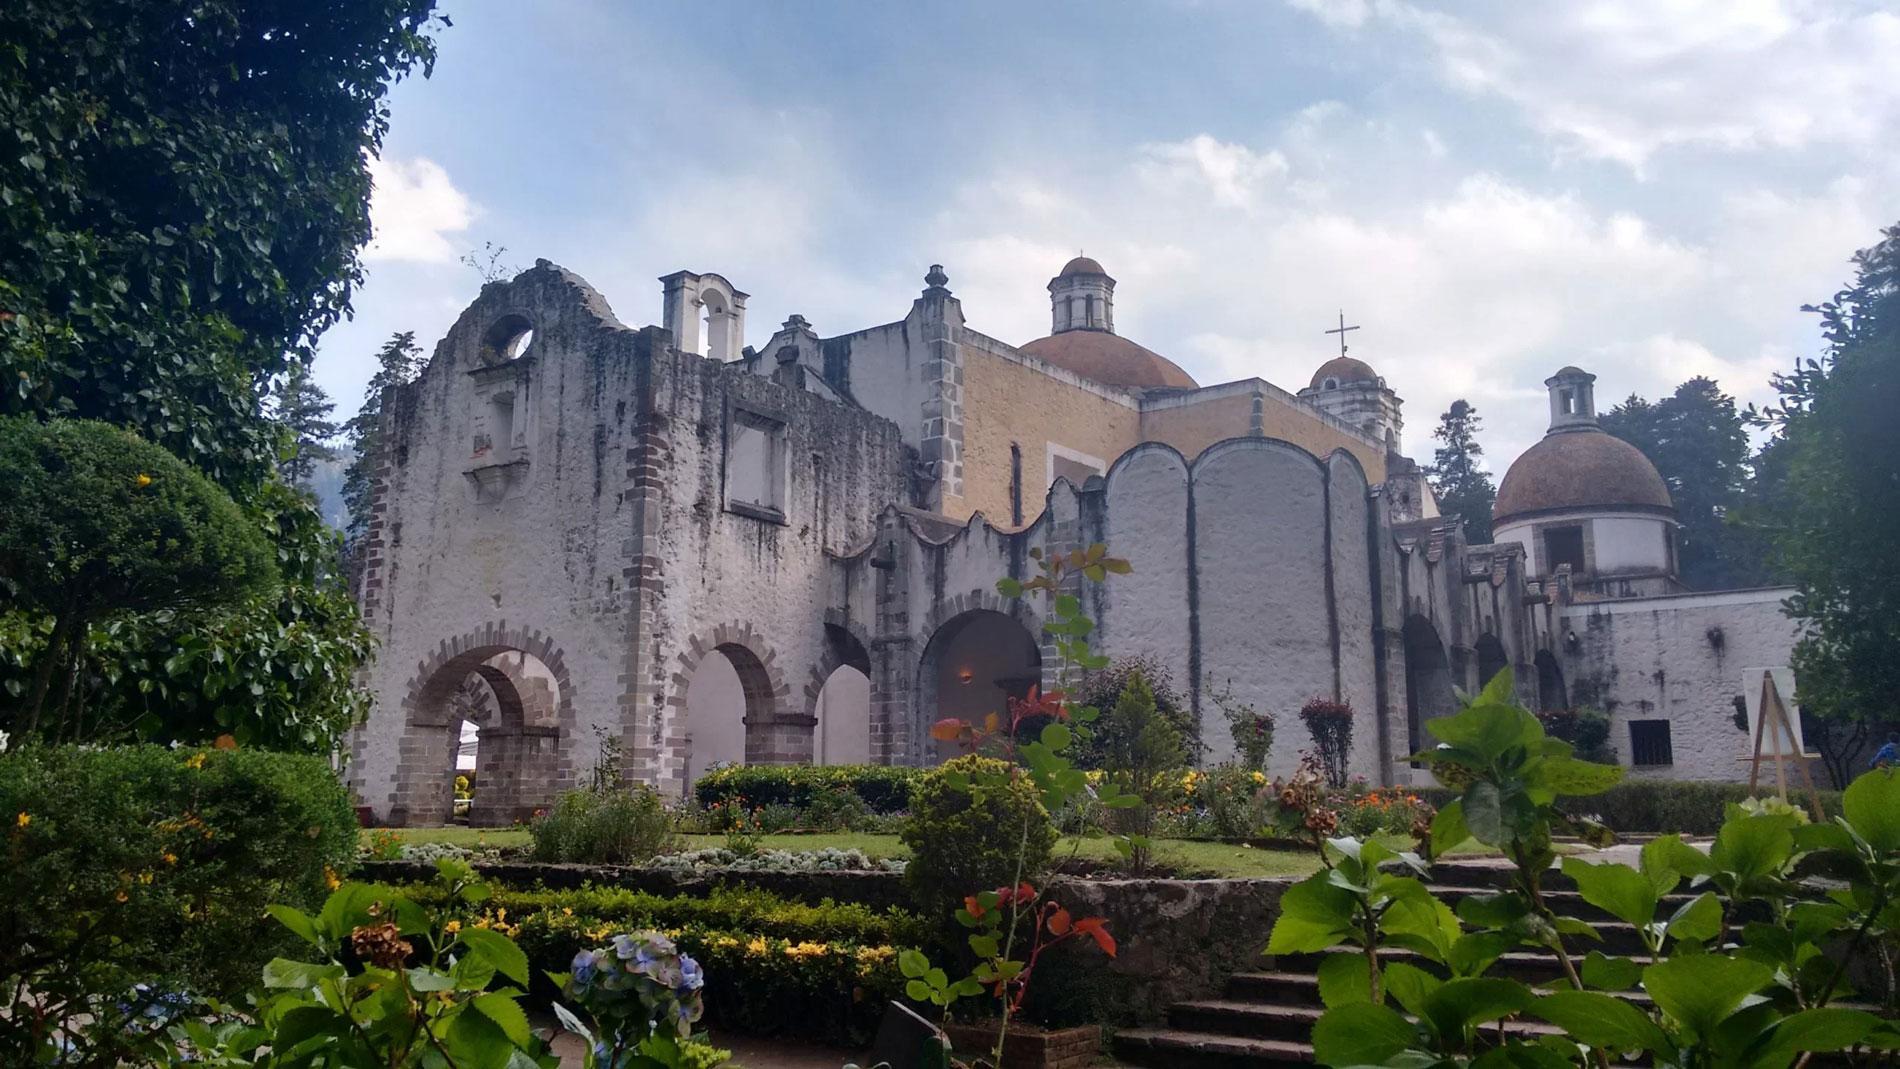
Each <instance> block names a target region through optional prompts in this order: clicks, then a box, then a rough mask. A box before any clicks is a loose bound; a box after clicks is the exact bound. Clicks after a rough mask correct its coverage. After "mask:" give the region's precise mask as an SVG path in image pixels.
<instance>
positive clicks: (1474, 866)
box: [1114, 862, 1693, 1069]
mask: <svg viewBox="0 0 1900 1069" xmlns="http://www.w3.org/2000/svg"><path fill="white" fill-rule="evenodd" d="M1507 879H1508V870H1507V869H1504V868H1503V867H1501V866H1499V865H1497V864H1492V863H1485V862H1456V863H1448V864H1440V865H1437V866H1435V867H1434V868H1433V869H1432V883H1431V890H1432V893H1433V894H1435V895H1437V896H1438V897H1439V898H1440V899H1442V900H1444V901H1445V902H1446V903H1447V904H1450V905H1452V906H1453V907H1454V908H1455V907H1456V905H1457V902H1458V900H1460V899H1462V898H1464V897H1466V896H1469V895H1476V894H1487V893H1494V892H1496V891H1497V890H1500V889H1501V888H1502V887H1503V886H1504V884H1505V881H1506V880H1507ZM1546 888H1547V897H1548V899H1549V900H1550V903H1551V907H1552V909H1554V910H1555V911H1556V912H1557V913H1558V914H1559V915H1561V916H1569V917H1576V918H1578V919H1580V920H1583V921H1586V922H1587V923H1589V924H1590V926H1591V927H1592V928H1594V929H1596V931H1597V933H1598V934H1599V935H1600V936H1602V942H1600V943H1593V944H1590V945H1591V946H1594V947H1596V948H1597V949H1601V950H1602V951H1603V952H1604V953H1606V954H1619V955H1626V956H1632V957H1637V958H1639V959H1640V958H1641V950H1642V940H1641V938H1640V937H1639V936H1638V935H1637V932H1636V929H1635V928H1633V927H1632V926H1630V925H1628V924H1625V923H1623V922H1621V921H1616V920H1613V919H1611V918H1610V916H1609V915H1608V914H1606V913H1604V912H1603V911H1601V910H1599V909H1597V908H1596V907H1595V906H1592V905H1590V904H1589V903H1587V902H1585V901H1584V900H1583V898H1582V896H1580V895H1578V894H1577V892H1576V890H1575V889H1574V885H1573V884H1571V883H1570V881H1568V880H1567V879H1565V878H1563V877H1562V876H1561V875H1560V874H1558V873H1556V872H1553V873H1551V875H1550V877H1549V878H1548V879H1547V880H1546ZM1692 897H1693V896H1691V895H1687V894H1676V895H1671V896H1669V897H1668V898H1666V899H1664V904H1663V907H1662V909H1661V911H1660V912H1661V913H1662V915H1664V916H1667V915H1668V914H1669V913H1670V912H1671V911H1673V910H1674V909H1675V908H1676V907H1678V906H1680V905H1682V904H1683V903H1686V902H1688V901H1689V900H1690V899H1691V898H1692ZM1568 945H1569V946H1572V947H1573V948H1574V947H1577V946H1578V945H1579V941H1578V940H1576V939H1574V938H1573V939H1571V940H1569V941H1568ZM1347 952H1348V951H1343V950H1336V951H1328V952H1326V953H1347ZM1351 953H1358V951H1351ZM1574 953H1575V957H1576V959H1577V960H1579V961H1581V959H1582V955H1583V953H1585V951H1583V950H1576V951H1575V952H1574ZM1323 958H1324V954H1299V955H1282V956H1280V957H1278V958H1269V957H1262V958H1261V959H1260V961H1261V965H1260V968H1259V970H1258V971H1248V972H1239V973H1235V974H1234V975H1232V976H1230V977H1229V978H1228V980H1227V985H1226V988H1225V989H1224V990H1223V991H1222V992H1221V993H1220V996H1219V997H1217V998H1209V999H1197V1000H1194V1001H1190V1002H1179V1003H1176V1004H1174V1005H1173V1006H1170V1007H1168V1012H1167V1020H1166V1023H1165V1024H1164V1025H1162V1026H1160V1027H1155V1028H1137V1029H1129V1030H1125V1031H1122V1032H1119V1033H1117V1034H1116V1036H1115V1045H1114V1050H1115V1056H1116V1058H1117V1059H1118V1060H1120V1061H1123V1062H1127V1063H1130V1064H1134V1065H1142V1066H1150V1067H1153V1069H1241V1067H1243V1066H1246V1067H1259V1069H1266V1067H1275V1066H1308V1065H1311V1064H1312V1062H1313V1048H1312V1045H1311V1043H1310V1042H1309V1040H1310V1037H1311V1036H1312V1032H1313V1022H1315V1021H1317V1020H1318V1019H1319V1015H1320V1013H1321V1012H1322V1009H1323V1007H1322V1005H1321V1003H1320V998H1319V979H1318V969H1319V964H1320V962H1321V961H1322V960H1323ZM1380 959H1381V960H1382V961H1408V962H1411V963H1413V964H1416V965H1419V966H1421V967H1424V968H1428V969H1431V970H1433V971H1441V970H1439V969H1438V968H1437V966H1435V965H1432V964H1431V963H1429V962H1427V961H1425V960H1424V959H1422V958H1420V957H1419V956H1418V955H1416V954H1412V953H1410V952H1408V951H1403V950H1396V949H1394V950H1384V951H1381V952H1380ZM1562 972H1563V970H1562V967H1561V966H1560V965H1559V964H1558V962H1557V959H1556V956H1555V955H1553V954H1550V953H1548V952H1544V951H1534V950H1530V949H1524V950H1520V951H1514V952H1512V953H1509V954H1506V955H1504V956H1503V958H1501V959H1499V961H1498V964H1497V965H1495V966H1493V967H1492V969H1491V974H1492V975H1500V976H1510V977H1513V978H1516V979H1520V980H1524V981H1526V982H1529V983H1532V984H1536V985H1538V986H1539V987H1544V986H1548V985H1552V984H1554V983H1558V982H1559V981H1560V979H1561V977H1562ZM1634 997H1636V998H1637V999H1638V1000H1639V1001H1640V996H1634ZM1506 1027H1507V1029H1508V1030H1515V1031H1518V1032H1520V1033H1523V1034H1537V1033H1539V1032H1546V1031H1554V1030H1553V1029H1551V1028H1549V1026H1547V1025H1544V1024H1543V1023H1542V1022H1538V1021H1514V1022H1512V1023H1511V1024H1509V1025H1507V1026H1506Z"/></svg>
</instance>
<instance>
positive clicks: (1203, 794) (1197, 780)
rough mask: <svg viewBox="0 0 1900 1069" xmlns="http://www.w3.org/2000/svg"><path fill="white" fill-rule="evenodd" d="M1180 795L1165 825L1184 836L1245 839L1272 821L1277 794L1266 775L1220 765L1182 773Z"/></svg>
mask: <svg viewBox="0 0 1900 1069" xmlns="http://www.w3.org/2000/svg"><path fill="white" fill-rule="evenodd" d="M1181 793H1182V803H1181V805H1180V806H1178V807H1176V809H1175V810H1174V812H1173V813H1172V814H1170V819H1169V821H1168V822H1167V826H1169V827H1171V828H1173V829H1178V830H1179V831H1180V833H1182V834H1185V835H1193V836H1208V837H1212V838H1217V839H1245V838H1251V837H1253V836H1256V835H1259V834H1260V833H1261V832H1262V830H1263V829H1265V828H1266V827H1267V825H1268V824H1270V823H1271V822H1272V819H1273V809H1274V806H1275V795H1276V793H1277V792H1276V791H1274V789H1273V783H1272V781H1271V780H1269V779H1267V774H1266V773H1265V772H1262V771H1260V770H1259V769H1248V768H1246V767H1245V766H1242V765H1233V764H1221V765H1215V766H1214V767H1213V768H1210V769H1207V770H1205V771H1202V770H1199V769H1188V770H1187V771H1185V772H1183V773H1182V774H1181Z"/></svg>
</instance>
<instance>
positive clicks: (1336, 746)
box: [1300, 698, 1353, 791]
mask: <svg viewBox="0 0 1900 1069" xmlns="http://www.w3.org/2000/svg"><path fill="white" fill-rule="evenodd" d="M1300 720H1301V722H1302V723H1304V724H1305V725H1306V731H1307V734H1309V735H1311V736H1312V737H1313V752H1314V753H1315V754H1317V755H1318V756H1319V760H1320V766H1321V768H1323V769H1324V770H1325V772H1326V785H1327V786H1328V787H1331V788H1332V789H1333V790H1336V791H1337V790H1342V789H1344V788H1345V786H1346V773H1347V771H1348V770H1349V769H1350V768H1351V767H1352V766H1351V762H1352V722H1353V715H1352V706H1350V705H1348V704H1346V703H1345V702H1336V701H1332V700H1330V699H1327V698H1314V699H1313V700H1312V701H1309V702H1307V703H1306V704H1305V705H1303V706H1301V707H1300Z"/></svg>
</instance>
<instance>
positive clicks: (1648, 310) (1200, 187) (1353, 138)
mask: <svg viewBox="0 0 1900 1069" xmlns="http://www.w3.org/2000/svg"><path fill="white" fill-rule="evenodd" d="M1328 112H1329V114H1328V115H1327V116H1326V119H1327V121H1326V122H1325V123H1323V124H1319V125H1317V126H1316V125H1315V123H1314V122H1313V121H1312V117H1311V116H1306V117H1301V118H1296V119H1294V120H1291V121H1290V123H1289V126H1288V129H1287V131H1286V133H1285V135H1284V136H1283V137H1282V138H1281V139H1279V140H1277V141H1271V140H1270V141H1268V142H1266V143H1254V144H1246V143H1231V142H1223V141H1219V140H1217V139H1215V138H1213V137H1211V136H1209V135H1205V134H1198V135H1194V136H1189V137H1185V138H1183V139H1181V140H1179V141H1177V142H1174V143H1172V144H1168V145H1151V146H1147V147H1146V148H1144V149H1143V150H1142V151H1141V153H1140V154H1139V155H1138V156H1137V157H1136V158H1135V159H1133V160H1132V161H1124V162H1123V163H1122V164H1121V166H1120V167H1119V168H1118V167H1116V166H1115V165H1113V164H1112V163H1105V162H1104V161H1103V160H1101V159H1077V158H1074V157H1072V156H1063V155H1060V154H1052V155H1051V156H1050V157H1049V158H1044V159H1015V160H1012V161H1011V164H1010V166H1011V168H1012V170H1011V171H1010V172H1009V173H1007V174H993V175H989V176H983V177H978V178H975V179H973V180H972V181H971V182H970V183H969V184H968V185H966V186H965V187H963V189H962V190H961V191H960V192H959V193H958V195H957V196H956V197H955V198H953V202H952V203H951V204H950V205H949V206H948V207H946V208H945V209H944V210H943V211H942V212H941V213H940V214H939V216H938V218H937V219H936V220H935V225H934V226H933V228H932V231H931V232H932V233H933V234H934V235H935V237H936V238H937V241H938V243H937V244H934V245H932V246H931V247H933V248H944V249H947V250H948V251H947V252H946V254H945V257H946V258H945V263H946V264H947V265H948V266H949V270H950V274H951V279H952V282H951V285H952V287H953V288H955V289H956V291H957V293H958V295H959V296H960V297H962V298H963V301H964V311H965V314H966V315H967V316H968V317H969V319H970V322H971V325H972V326H974V327H976V328H977V329H979V330H982V331H985V332H987V333H990V334H994V335H996V336H998V337H1001V338H1003V339H1004V340H1006V341H1010V342H1016V343H1021V342H1023V341H1027V340H1029V339H1031V338H1034V337H1038V336H1040V335H1043V334H1046V333H1047V332H1048V330H1049V320H1048V311H1047V307H1048V306H1047V298H1046V294H1045V293H1044V292H1043V287H1044V284H1045V283H1046V282H1047V280H1048V278H1049V277H1050V275H1051V274H1052V273H1053V272H1054V271H1055V270H1056V269H1057V268H1058V267H1059V266H1060V265H1061V264H1062V262H1063V261H1064V260H1066V259H1067V258H1068V257H1069V256H1072V255H1074V253H1075V251H1076V247H1077V246H1078V244H1080V245H1085V246H1086V247H1087V249H1088V252H1089V254H1090V255H1092V256H1095V257H1096V258H1097V259H1099V260H1101V261H1102V263H1103V265H1104V266H1105V267H1106V268H1107V269H1108V271H1109V272H1110V273H1111V274H1113V275H1114V276H1115V277H1116V279H1117V280H1118V281H1119V285H1118V287H1117V291H1116V308H1115V315H1116V324H1117V328H1118V331H1119V332H1120V333H1122V334H1124V335H1127V336H1129V337H1132V338H1134V339H1135V340H1137V341H1140V342H1142V343H1143V344H1146V345H1149V346H1151V347H1153V348H1155V349H1157V350H1159V351H1161V352H1163V353H1165V354H1166V355H1168V356H1170V357H1172V358H1173V359H1175V360H1176V361H1178V362H1180V363H1181V364H1182V365H1183V366H1185V367H1186V368H1187V369H1188V371H1189V372H1190V373H1192V374H1194V375H1195V376H1196V377H1197V378H1198V379H1199V380H1200V381H1201V382H1203V383H1214V382H1220V381H1226V380H1229V379H1234V378H1241V377H1246V376H1252V375H1258V376H1260V377H1263V378H1266V379H1268V380H1269V381H1272V382H1274V383H1276V384H1279V385H1281V386H1283V387H1286V388H1290V389H1297V388H1298V387H1300V386H1303V385H1305V383H1306V380H1307V378H1308V376H1310V375H1311V373H1312V369H1313V368H1314V367H1316V366H1317V365H1318V364H1319V363H1320V362H1322V361H1323V360H1325V359H1326V358H1327V357H1328V356H1329V355H1330V354H1331V353H1332V352H1333V351H1335V350H1333V348H1332V347H1333V346H1334V345H1335V344H1336V342H1335V340H1334V339H1332V338H1329V337H1327V336H1325V335H1324V333H1323V331H1324V329H1325V328H1326V327H1329V326H1331V325H1332V317H1333V316H1334V314H1335V312H1336V310H1338V309H1340V308H1344V310H1345V313H1346V315H1347V316H1348V318H1349V319H1350V320H1351V321H1353V322H1355V323H1358V324H1361V325H1363V327H1364V330H1363V331H1361V332H1358V333H1356V334H1355V335H1354V337H1353V339H1352V347H1353V348H1352V351H1353V354H1354V355H1356V356H1361V357H1363V358H1365V359H1366V360H1368V361H1369V362H1371V363H1372V364H1373V366H1374V367H1376V368H1378V369H1379V371H1380V372H1381V373H1382V374H1384V375H1385V376H1386V377H1387V379H1388V380H1389V381H1391V382H1392V384H1393V386H1394V387H1395V388H1396V389H1397V390H1398V392H1399V393H1400V395H1401V396H1402V397H1403V398H1404V399H1405V401H1406V414H1407V416H1408V423H1409V426H1408V431H1407V434H1406V444H1407V446H1408V448H1409V450H1410V451H1411V452H1413V453H1414V454H1422V453H1424V452H1426V450H1427V447H1428V445H1429V434H1430V431H1431V428H1432V427H1433V426H1434V425H1435V423H1436V420H1437V417H1438V414H1439V413H1440V412H1442V411H1444V410H1445V408H1446V407H1447V406H1448V405H1449V404H1450V402H1451V401H1452V400H1454V399H1456V398H1459V397H1464V398H1467V399H1469V400H1471V401H1472V402H1473V403H1475V404H1476V405H1477V406H1478V408H1479V410H1480V411H1481V413H1482V414H1483V416H1484V419H1485V423H1486V433H1485V441H1486V445H1487V447H1488V448H1489V450H1490V455H1491V458H1492V460H1493V464H1494V466H1495V467H1497V468H1498V469H1499V470H1501V469H1502V468H1503V466H1504V465H1506V464H1508V462H1509V461H1510V460H1511V459H1512V458H1513V457H1515V456H1516V455H1517V453H1518V452H1520V451H1521V450H1522V449H1524V448H1525V447H1527V446H1529V445H1530V444H1531V442H1533V441H1535V440H1536V439H1537V437H1539V436H1540V435H1541V434H1542V433H1543V430H1544V425H1545V422H1546V419H1547V410H1546V407H1545V403H1544V390H1543V386H1542V382H1543V379H1544V378H1545V377H1546V376H1547V375H1548V374H1549V373H1550V372H1551V371H1553V370H1555V369H1556V368H1558V367H1560V366H1562V365H1564V364H1567V363H1578V364H1581V365H1582V366H1584V367H1586V368H1588V369H1590V370H1592V371H1595V372H1597V373H1598V374H1599V375H1600V376H1601V383H1600V386H1599V394H1600V396H1602V397H1604V398H1605V399H1620V398H1622V397H1624V396H1627V395H1628V394H1629V393H1631V392H1637V393H1641V394H1643V395H1645V396H1648V397H1652V398H1654V397H1657V396H1660V395H1662V394H1665V393H1667V392H1668V391H1669V390H1671V389H1673V388H1674V387H1675V386H1676V385H1677V384H1678V383H1679V382H1681V381H1682V380H1683V379H1685V378H1688V377H1690V376H1692V375H1710V376H1712V377H1715V378H1716V379H1717V380H1718V381H1720V382H1721V383H1722V385H1723V386H1724V388H1725V389H1727V390H1728V391H1729V392H1731V393H1733V394H1735V395H1736V396H1738V397H1739V398H1741V399H1742V400H1743V401H1744V402H1746V401H1749V400H1764V399H1766V397H1767V394H1768V391H1767V377H1768V375H1769V373H1770V372H1772V371H1776V370H1781V369H1782V368H1784V367H1785V365H1786V361H1787V359H1788V357H1789V355H1790V354H1791V353H1793V352H1795V351H1800V350H1803V349H1806V348H1809V347H1811V339H1812V326H1811V324H1810V323H1809V322H1808V319H1807V317H1804V316H1803V315H1802V314H1801V313H1800V312H1799V311H1798V308H1799V305H1800V304H1801V303H1802V302H1803V301H1805V300H1810V299H1812V298H1813V297H1815V296H1817V295H1819V294H1820V293H1825V292H1831V288H1830V287H1831V286H1833V285H1834V284H1837V283H1838V281H1839V280H1840V279H1843V278H1845V277H1846V267H1845V263H1844V260H1845V257H1846V256H1847V255H1848V253H1849V252H1850V251H1851V250H1852V249H1853V248H1854V247H1855V246H1856V245H1857V244H1865V243H1866V241H1868V240H1869V239H1870V238H1871V236H1872V235H1873V233H1874V232H1875V230H1876V227H1875V226H1874V225H1873V223H1872V221H1871V220H1870V218H1869V216H1870V206H1871V205H1872V204H1874V203H1875V202H1876V201H1877V199H1878V198H1877V196H1876V195H1875V193H1874V189H1873V183H1868V182H1860V181H1855V180H1842V181H1838V182H1835V183H1833V184H1832V185H1830V186H1828V187H1826V188H1825V189H1824V190H1822V191H1820V192H1817V193H1815V194H1812V195H1808V196H1796V195H1793V194H1790V193H1786V192H1771V191H1768V190H1759V191H1755V192H1740V191H1738V192H1735V193H1732V194H1729V195H1727V196H1726V197H1716V198H1711V199H1710V200H1709V201H1708V203H1707V207H1708V209H1709V214H1710V216H1711V218H1710V219H1709V220H1708V223H1709V225H1708V226H1707V228H1706V230H1700V229H1691V230H1689V231H1688V232H1687V233H1686V234H1685V233H1683V231H1682V228H1681V226H1680V222H1681V220H1680V219H1679V218H1674V217H1669V216H1663V215H1656V214H1651V213H1649V212H1647V211H1644V210H1641V209H1639V208H1637V207H1635V206H1629V207H1615V208H1610V207H1604V206H1602V205H1599V204H1597V203H1594V202H1593V201H1592V199H1591V198H1590V197H1589V196H1587V195H1586V193H1585V192H1584V191H1582V190H1579V189H1573V188H1565V187H1559V188H1555V189H1551V188H1543V187H1541V186H1540V185H1539V184H1537V183H1534V182H1531V181H1527V180H1525V179H1524V178H1522V177H1510V176H1506V175H1503V174H1500V173H1496V172H1489V171H1473V170H1471V169H1470V168H1469V167H1468V166H1467V167H1465V168H1463V169H1460V168H1458V166H1457V164H1456V161H1455V160H1451V159H1446V158H1442V157H1437V156H1435V155H1434V154H1433V153H1432V152H1431V151H1430V147H1429V145H1427V144H1424V143H1422V142H1421V139H1420V138H1419V136H1418V131H1417V128H1416V127H1415V126H1413V127H1405V128H1399V127H1397V126H1393V127H1391V128H1389V129H1386V128H1384V127H1381V126H1380V124H1377V123H1367V122H1365V121H1361V120H1360V119H1359V118H1358V117H1357V116H1355V115H1353V114H1351V113H1350V112H1347V111H1345V110H1344V109H1339V108H1332V109H1328ZM1342 146H1343V147H1342ZM1346 148H1349V149H1350V151H1346ZM1342 158H1343V159H1344V160H1345V165H1341V166H1335V165H1334V162H1333V161H1335V160H1338V159H1342ZM1262 161H1273V162H1272V163H1271V164H1270V165H1269V164H1266V163H1263V162H1262ZM1161 177H1165V178H1166V179H1167V180H1166V181H1162V180H1159V179H1160V178H1161ZM1302 184H1308V185H1311V186H1312V187H1313V190H1314V195H1312V196H1310V197H1300V196H1293V195H1278V193H1277V192H1276V191H1281V190H1291V189H1294V188H1297V187H1299V186H1301V185H1302ZM1236 206H1244V207H1245V208H1246V210H1245V211H1244V212H1240V213H1236V211H1235V210H1234V209H1235V207H1236ZM1664 219H1669V220H1670V224H1672V225H1665V224H1664V223H1663V222H1662V221H1661V220H1664Z"/></svg>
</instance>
